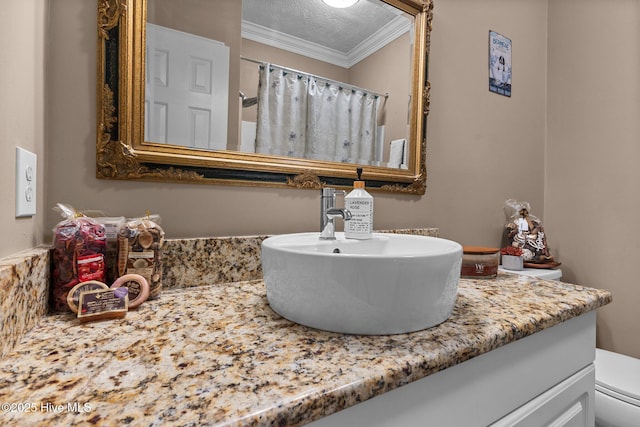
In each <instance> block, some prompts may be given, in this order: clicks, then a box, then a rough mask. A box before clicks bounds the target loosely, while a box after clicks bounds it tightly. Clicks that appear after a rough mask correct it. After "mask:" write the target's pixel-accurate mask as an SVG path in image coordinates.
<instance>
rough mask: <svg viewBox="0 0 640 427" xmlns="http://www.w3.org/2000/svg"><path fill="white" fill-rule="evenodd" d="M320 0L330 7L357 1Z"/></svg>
mask: <svg viewBox="0 0 640 427" xmlns="http://www.w3.org/2000/svg"><path fill="white" fill-rule="evenodd" d="M322 1H323V2H325V3H326V4H328V5H329V6H331V7H337V8H340V9H342V8H345V7H350V6H353V5H354V4H356V3H358V0H322Z"/></svg>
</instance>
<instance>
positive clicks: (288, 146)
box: [239, 58, 407, 168]
mask: <svg viewBox="0 0 640 427" xmlns="http://www.w3.org/2000/svg"><path fill="white" fill-rule="evenodd" d="M242 59H243V60H244V62H249V63H253V64H255V65H257V74H258V78H257V80H258V82H257V89H255V88H250V87H246V89H245V88H244V87H243V89H245V90H246V92H245V91H244V90H242V91H240V93H239V97H240V105H241V109H242V111H241V115H242V120H243V125H242V127H241V134H242V143H241V150H242V151H246V152H256V153H260V154H270V155H278V156H289V157H301V158H306V159H313V160H321V161H331V162H347V163H354V164H365V165H375V166H386V167H393V168H406V163H407V162H406V154H405V153H406V151H407V147H406V138H401V139H400V140H394V141H388V142H387V143H388V144H389V145H388V146H387V147H385V146H384V144H385V135H384V131H385V123H384V120H385V119H386V116H387V115H386V114H385V111H384V109H385V106H386V101H387V99H388V98H389V94H381V93H377V92H375V91H373V90H369V89H364V88H362V87H358V86H354V85H352V84H349V83H346V82H342V81H337V80H334V79H329V78H326V77H322V76H318V75H314V74H310V73H306V72H302V71H299V70H295V69H291V68H288V67H283V66H281V65H276V64H268V63H264V62H262V61H255V60H251V59H247V58H242ZM254 75H255V74H254ZM252 90H253V91H256V92H257V96H255V97H250V96H248V95H247V93H253V92H250V91H252ZM254 105H257V108H256V109H253V108H249V107H253V106H254ZM246 109H248V111H246ZM254 117H255V122H253V121H252V120H251V119H253V118H254ZM254 123H255V124H254Z"/></svg>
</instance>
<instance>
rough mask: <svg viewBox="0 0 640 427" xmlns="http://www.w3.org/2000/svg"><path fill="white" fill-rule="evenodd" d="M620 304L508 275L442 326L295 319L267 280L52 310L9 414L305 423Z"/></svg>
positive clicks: (8, 418)
mask: <svg viewBox="0 0 640 427" xmlns="http://www.w3.org/2000/svg"><path fill="white" fill-rule="evenodd" d="M610 301H611V294H610V293H609V292H607V291H603V290H597V289H591V288H585V287H581V286H577V285H570V284H566V283H561V282H550V281H544V280H536V279H532V278H528V277H524V276H517V275H514V274H508V273H500V274H499V275H498V278H496V279H494V280H466V279H461V280H460V284H459V290H458V298H457V301H456V305H455V308H454V312H453V315H452V316H451V318H450V319H449V320H447V321H446V322H444V323H442V324H440V325H438V326H436V327H433V328H431V329H428V330H424V331H419V332H414V333H411V334H402V335H393V336H355V335H342V334H336V333H329V332H323V331H319V330H314V329H310V328H306V327H303V326H300V325H297V324H294V323H292V322H289V321H287V320H285V319H283V318H282V317H280V316H279V315H277V314H276V313H275V312H273V311H272V310H271V309H270V307H269V305H268V303H267V300H266V291H265V287H264V283H263V282H262V281H260V280H254V281H245V282H237V283H231V284H226V285H211V286H200V287H196V288H189V289H181V290H169V291H165V292H164V293H163V295H162V296H161V298H160V299H158V300H154V301H148V302H146V303H144V304H143V305H142V306H141V307H140V308H139V309H138V310H137V311H132V312H129V313H128V314H127V316H126V318H124V319H117V320H109V321H103V322H95V323H86V324H80V323H79V322H78V320H77V319H75V318H74V317H73V316H71V315H68V314H62V315H53V316H47V317H45V318H44V319H43V320H42V321H41V322H40V324H39V325H38V326H37V327H35V328H34V329H33V330H31V331H30V332H29V333H27V334H26V336H25V337H24V338H23V339H22V340H21V341H20V343H18V345H17V346H16V347H15V348H14V349H13V351H11V352H10V353H9V354H8V355H7V356H6V357H4V358H3V359H2V360H1V361H0V403H2V404H3V406H2V410H3V412H2V413H1V414H0V424H2V425H3V426H9V425H36V424H37V425H39V426H44V425H56V426H57V425H66V426H73V425H86V424H94V425H127V424H131V425H162V424H166V423H171V424H175V425H234V426H239V425H248V426H267V425H302V424H305V423H308V422H311V421H313V420H315V419H318V418H321V417H323V416H326V415H329V414H331V413H333V412H336V411H339V410H341V409H343V408H346V407H349V406H351V405H354V404H356V403H358V402H361V401H364V400H366V399H369V398H371V397H374V396H376V395H379V394H382V393H385V392H387V391H390V390H392V389H394V388H396V387H399V386H402V385H404V384H406V383H408V382H411V381H415V380H417V379H420V378H422V377H425V376H427V375H430V374H433V373H435V372H437V371H440V370H442V369H446V368H447V367H450V366H453V365H455V364H458V363H461V362H463V361H465V360H468V359H470V358H472V357H475V356H478V355H480V354H483V353H486V352H488V351H491V350H493V349H495V348H497V347H500V346H502V345H505V344H507V343H509V342H512V341H514V340H517V339H519V338H523V337H525V336H528V335H531V334H534V333H536V332H539V331H541V330H543V329H545V328H548V327H551V326H553V325H556V324H558V323H560V322H563V321H565V320H568V319H570V318H573V317H575V316H579V315H581V314H583V313H586V312H588V311H591V310H595V309H597V308H598V307H601V306H603V305H605V304H607V303H608V302H610ZM12 403H13V404H14V405H11V404H12ZM7 404H10V405H9V406H8V407H7ZM12 410H13V411H12Z"/></svg>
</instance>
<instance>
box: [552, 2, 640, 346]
mask: <svg viewBox="0 0 640 427" xmlns="http://www.w3.org/2000/svg"><path fill="white" fill-rule="evenodd" d="M603 6H604V5H603V3H602V2H599V1H596V0H553V1H550V2H549V86H548V93H549V96H548V97H549V103H548V144H547V174H546V177H547V182H546V190H545V199H546V204H545V219H546V227H547V232H548V233H549V235H550V236H551V237H552V238H553V239H554V240H553V241H554V243H555V249H556V252H557V253H558V255H559V258H560V260H561V261H562V270H563V272H564V278H565V279H566V280H567V281H570V282H575V283H579V284H583V285H586V286H593V287H598V288H604V289H609V290H610V291H611V292H612V293H613V303H612V304H610V305H609V306H607V307H605V308H603V309H601V310H598V345H599V346H602V347H604V348H607V349H612V350H614V351H618V352H621V353H625V354H629V355H632V356H635V357H640V314H639V313H640V286H638V274H637V270H636V268H635V267H636V266H637V265H638V249H639V248H640V243H638V239H637V238H636V236H635V232H634V231H635V230H634V227H635V222H636V219H637V216H638V212H639V211H640V185H639V184H640V167H638V164H639V162H640V126H639V124H638V123H640V84H639V80H640V2H638V0H615V1H614V2H609V3H607V5H606V6H604V7H603Z"/></svg>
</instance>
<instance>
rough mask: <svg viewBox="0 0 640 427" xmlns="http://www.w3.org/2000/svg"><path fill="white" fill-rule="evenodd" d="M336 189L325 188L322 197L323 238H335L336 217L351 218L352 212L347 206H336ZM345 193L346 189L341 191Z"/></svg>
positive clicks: (347, 219)
mask: <svg viewBox="0 0 640 427" xmlns="http://www.w3.org/2000/svg"><path fill="white" fill-rule="evenodd" d="M336 193H337V192H336V189H335V188H330V187H328V188H323V189H322V196H321V198H320V238H321V239H323V240H335V238H336V236H335V232H336V226H335V221H334V220H335V219H336V218H338V217H340V218H342V219H343V220H344V221H349V220H350V219H351V212H350V211H349V209H346V208H336ZM341 193H342V194H343V195H344V194H345V192H344V191H342V192H341Z"/></svg>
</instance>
